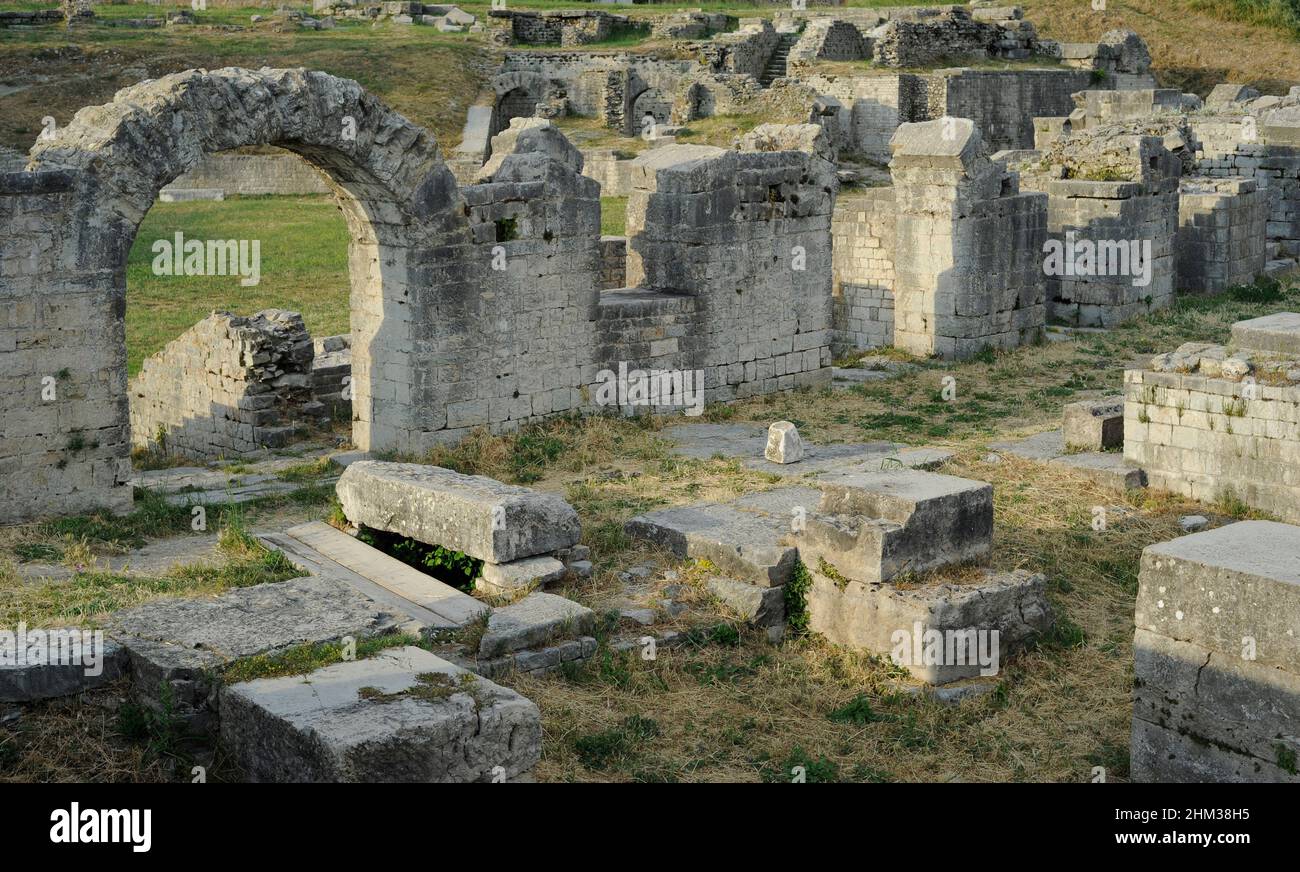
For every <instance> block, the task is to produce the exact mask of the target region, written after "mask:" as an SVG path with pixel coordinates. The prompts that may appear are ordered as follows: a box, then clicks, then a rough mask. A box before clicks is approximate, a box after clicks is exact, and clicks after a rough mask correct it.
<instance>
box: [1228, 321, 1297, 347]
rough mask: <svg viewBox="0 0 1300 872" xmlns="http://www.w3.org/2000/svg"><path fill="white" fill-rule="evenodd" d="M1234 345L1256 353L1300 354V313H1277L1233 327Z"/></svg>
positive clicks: (1239, 322) (1242, 322)
mask: <svg viewBox="0 0 1300 872" xmlns="http://www.w3.org/2000/svg"><path fill="white" fill-rule="evenodd" d="M1232 344H1233V345H1235V346H1237V347H1238V348H1248V349H1253V350H1255V351H1275V352H1277V353H1279V354H1300V312H1275V313H1274V314H1272V315H1265V316H1263V317H1262V318H1251V319H1250V320H1248V321H1238V322H1237V323H1236V324H1233V325H1232Z"/></svg>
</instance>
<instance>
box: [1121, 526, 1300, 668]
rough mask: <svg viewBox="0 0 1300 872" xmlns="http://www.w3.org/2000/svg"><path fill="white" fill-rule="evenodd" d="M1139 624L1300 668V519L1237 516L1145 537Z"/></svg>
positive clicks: (1275, 664) (1258, 660) (1269, 664)
mask: <svg viewBox="0 0 1300 872" xmlns="http://www.w3.org/2000/svg"><path fill="white" fill-rule="evenodd" d="M1133 621H1134V624H1135V626H1137V628H1138V629H1141V630H1145V631H1148V632H1151V633H1158V634H1161V635H1164V636H1168V637H1169V638H1171V639H1176V640H1179V641H1186V642H1192V643H1194V644H1196V645H1199V646H1201V647H1203V648H1205V649H1207V650H1209V651H1217V652H1222V653H1229V654H1239V653H1240V651H1241V650H1242V645H1243V642H1242V640H1243V639H1244V638H1247V637H1249V638H1250V639H1252V640H1254V646H1255V654H1256V660H1255V661H1254V662H1255V663H1256V664H1258V665H1259V666H1267V667H1273V668H1276V669H1283V670H1289V671H1293V672H1300V670H1298V669H1297V667H1296V664H1297V663H1300V634H1297V632H1296V627H1297V626H1300V527H1296V526H1293V525H1291V524H1280V523H1277V522H1275V521H1239V522H1237V523H1235V524H1228V525H1226V526H1223V527H1218V528H1216V529H1213V530H1205V531H1202V532H1200V533H1193V534H1191V535H1190V536H1182V537H1180V538H1178V539H1174V540H1172V541H1169V542H1161V543H1158V544H1155V545H1149V546H1147V548H1146V549H1145V550H1143V552H1142V570H1141V574H1140V583H1139V586H1138V595H1137V603H1136V607H1135V610H1134V618H1133Z"/></svg>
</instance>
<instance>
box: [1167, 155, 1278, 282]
mask: <svg viewBox="0 0 1300 872" xmlns="http://www.w3.org/2000/svg"><path fill="white" fill-rule="evenodd" d="M1268 212H1269V197H1268V194H1267V193H1266V192H1265V191H1261V190H1260V189H1259V187H1258V185H1257V183H1256V182H1255V180H1254V179H1223V180H1212V179H1192V178H1184V179H1183V180H1182V182H1181V184H1180V186H1179V191H1178V236H1177V239H1176V240H1175V245H1174V251H1175V255H1176V263H1177V268H1178V288H1179V290H1184V291H1193V292H1197V293H1217V292H1219V291H1223V290H1226V289H1228V288H1230V287H1233V286H1234V285H1248V284H1251V283H1252V282H1254V280H1255V277H1256V276H1258V275H1259V274H1260V273H1262V272H1263V271H1264V265H1265V261H1266V259H1267V258H1266V246H1265V243H1266V241H1267V239H1266V237H1265V226H1266V224H1267V220H1268Z"/></svg>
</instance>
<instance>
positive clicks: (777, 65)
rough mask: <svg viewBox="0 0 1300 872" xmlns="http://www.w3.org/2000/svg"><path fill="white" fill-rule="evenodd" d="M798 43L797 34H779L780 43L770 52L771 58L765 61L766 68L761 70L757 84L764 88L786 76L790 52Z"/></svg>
mask: <svg viewBox="0 0 1300 872" xmlns="http://www.w3.org/2000/svg"><path fill="white" fill-rule="evenodd" d="M798 41H799V34H797V33H783V34H781V41H780V42H778V43H777V44H776V48H775V49H773V50H772V56H771V57H770V58H768V59H767V66H766V67H764V68H763V75H762V76H760V77H759V79H758V81H759V84H761V85H762V86H763V87H764V88H766V87H768V86H769V85H771V84H772V82H773V81H775V80H776V79H779V78H781V77H782V76H784V75H785V74H786V65H787V64H788V63H789V60H790V50H791V49H792V48H794V44H795V43H796V42H798Z"/></svg>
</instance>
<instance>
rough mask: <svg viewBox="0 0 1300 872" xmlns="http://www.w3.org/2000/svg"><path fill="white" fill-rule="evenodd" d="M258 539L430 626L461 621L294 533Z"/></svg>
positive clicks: (305, 566) (301, 565)
mask: <svg viewBox="0 0 1300 872" xmlns="http://www.w3.org/2000/svg"><path fill="white" fill-rule="evenodd" d="M257 539H258V541H260V542H261V543H262V544H263V545H265V546H266V547H267V548H273V549H275V550H276V551H280V552H283V554H284V556H285V557H287V558H288V559H289V562H290V563H292V564H293V565H294V566H297V567H299V568H300V569H302V570H304V571H306V572H309V573H311V574H312V575H319V576H320V577H321V578H325V579H328V580H330V581H337V582H340V583H342V584H346V585H348V586H349V587H351V588H353V589H354V590H356V591H357V592H359V593H361V594H362V595H364V596H368V597H370V598H371V599H372V600H374V601H375V602H376V603H378V604H379V605H382V606H386V607H387V608H390V609H392V610H393V611H395V612H397V613H399V614H403V615H406V616H407V617H408V618H411V619H412V620H416V621H419V622H420V623H422V624H424V625H425V626H427V627H436V628H440V629H443V628H452V627H455V626H457V624H455V623H454V622H452V621H450V620H448V619H447V618H444V617H443V616H442V615H440V614H437V613H436V612H432V611H430V610H429V609H426V608H425V607H424V606H421V605H417V604H416V603H413V602H411V601H410V600H408V599H405V598H403V597H400V596H398V595H397V594H395V593H393V592H392V591H390V590H389V589H388V588H386V587H383V586H381V585H378V584H375V583H374V582H373V581H371V580H370V579H368V578H364V577H362V576H360V575H357V574H356V573H355V572H353V571H352V570H350V569H348V568H347V567H346V566H340V565H339V564H338V563H336V562H334V561H333V560H330V559H329V558H328V557H326V556H325V555H324V554H321V553H320V552H319V551H317V550H316V549H314V548H312V547H311V546H310V545H304V544H303V543H302V542H299V541H298V540H297V539H294V538H293V537H292V536H286V535H284V534H283V533H259V534H257Z"/></svg>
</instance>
